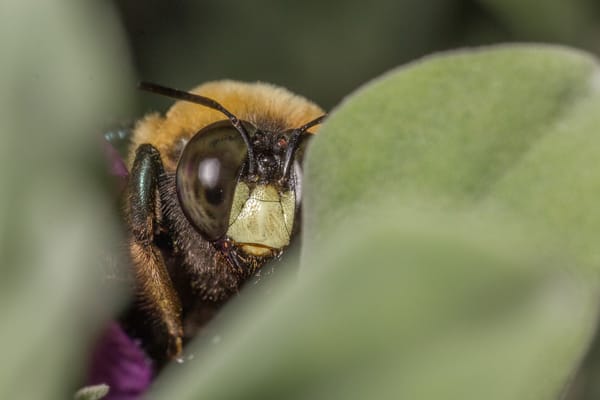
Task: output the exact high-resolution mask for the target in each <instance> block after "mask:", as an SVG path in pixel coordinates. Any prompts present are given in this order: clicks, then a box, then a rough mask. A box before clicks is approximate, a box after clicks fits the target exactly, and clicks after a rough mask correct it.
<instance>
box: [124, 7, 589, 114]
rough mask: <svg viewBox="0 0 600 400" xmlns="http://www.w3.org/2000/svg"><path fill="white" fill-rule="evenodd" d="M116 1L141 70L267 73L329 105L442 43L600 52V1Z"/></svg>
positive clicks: (166, 75)
mask: <svg viewBox="0 0 600 400" xmlns="http://www.w3.org/2000/svg"><path fill="white" fill-rule="evenodd" d="M114 4H115V6H116V8H117V11H118V14H119V16H120V18H121V21H122V24H123V27H124V29H125V32H126V35H127V41H128V44H129V47H130V50H131V54H132V61H133V64H134V68H135V71H136V74H137V76H138V77H139V78H143V79H145V80H151V81H157V82H160V83H164V84H168V85H173V86H176V87H182V88H189V87H191V86H193V85H196V84H199V83H201V82H204V81H207V80H213V79H222V78H229V79H241V80H250V81H253V80H262V81H267V82H271V83H276V84H280V85H282V86H285V87H287V88H289V89H291V90H292V91H295V92H298V93H300V94H303V95H304V96H306V97H308V98H310V99H312V100H314V101H316V102H318V103H319V104H320V105H322V106H323V107H325V108H326V109H330V108H331V107H332V106H334V105H335V104H337V103H338V102H339V101H340V99H342V98H343V97H344V96H346V95H347V94H349V93H350V92H351V91H352V90H353V89H355V88H356V87H358V86H359V85H361V84H363V83H365V82H366V81H368V80H370V79H372V78H374V77H376V76H378V75H380V74H381V73H383V72H385V71H387V70H389V69H391V68H393V67H395V66H398V65H400V64H403V63H406V62H408V61H411V60H414V59H416V58H419V57H422V56H424V55H427V54H430V53H432V52H434V51H441V50H447V49H454V48H457V47H464V46H473V45H483V44H491V43H498V42H514V41H521V42H522V41H527V42H529V41H535V42H549V43H561V44H567V45H572V46H576V47H580V48H584V49H588V50H590V51H592V52H594V53H598V52H600V25H599V21H600V2H598V1H596V0H568V1H565V0H542V1H535V0H523V1H521V0H480V1H477V0H372V1H368V2H365V1H359V0H347V1H329V2H324V1H318V0H305V1H277V0H257V1H252V2H244V1H231V0H225V1H214V0H213V1H182V0H176V1H160V0H151V1H144V2H140V1H135V0H115V1H114ZM153 97H154V96H144V102H145V104H150V105H153V106H155V105H157V104H163V105H164V102H162V103H159V101H160V100H156V99H155V98H153ZM148 98H151V99H148ZM146 99H148V100H146ZM146 101H147V102H149V103H146Z"/></svg>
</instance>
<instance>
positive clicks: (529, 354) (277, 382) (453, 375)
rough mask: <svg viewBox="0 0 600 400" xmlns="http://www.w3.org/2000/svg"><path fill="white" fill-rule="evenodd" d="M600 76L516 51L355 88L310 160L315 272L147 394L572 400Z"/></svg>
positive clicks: (244, 305)
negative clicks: (566, 394) (565, 396)
mask: <svg viewBox="0 0 600 400" xmlns="http://www.w3.org/2000/svg"><path fill="white" fill-rule="evenodd" d="M599 76H600V68H599V66H598V64H597V63H596V61H595V60H594V59H593V58H592V57H590V56H588V55H585V54H583V53H580V52H576V51H572V50H567V49H563V48H550V47H543V46H506V47H498V48H494V49H486V50H479V51H474V52H458V53H456V54H445V55H443V56H436V57H431V58H428V59H426V60H423V61H421V62H417V63H414V64H411V65H409V66H407V67H404V68H401V69H399V70H397V71H394V72H392V73H390V74H388V75H386V76H383V77H381V78H379V79H377V80H375V81H373V82H372V83H370V84H368V85H366V86H365V87H364V88H362V89H361V90H359V91H358V92H356V93H354V94H353V95H351V96H349V97H348V98H347V100H346V101H345V102H344V103H342V104H341V105H340V106H339V108H337V109H335V110H334V111H333V113H332V114H331V116H330V118H329V119H328V121H327V122H326V123H325V124H324V126H323V128H322V130H321V131H320V133H319V135H318V136H317V137H316V138H315V140H314V141H313V142H312V144H311V147H310V150H309V152H308V154H307V160H306V174H305V202H304V207H305V208H304V212H305V214H304V216H305V218H304V221H303V240H302V243H303V248H302V254H303V257H302V259H301V276H300V279H299V281H298V282H297V283H291V284H290V282H285V283H282V285H281V287H279V288H278V290H277V293H276V294H273V295H272V296H270V297H269V298H267V299H264V298H259V299H258V300H256V301H255V302H252V301H249V298H244V301H243V302H241V301H240V302H238V303H237V304H234V305H233V306H232V307H231V308H230V309H229V310H228V312H229V314H228V316H229V318H228V319H226V320H225V321H221V324H222V325H221V331H222V332H229V333H226V334H225V335H224V338H223V339H222V340H221V341H220V343H219V345H218V346H214V345H211V344H210V342H209V341H208V340H206V339H205V340H204V341H200V342H198V343H196V346H195V347H193V348H191V350H190V351H192V352H193V354H194V356H195V359H196V360H198V361H195V365H194V364H192V363H190V365H189V366H187V368H181V367H180V366H174V367H173V368H172V370H171V374H170V376H166V377H164V380H162V379H161V380H160V382H159V384H158V385H157V386H156V392H155V393H154V394H153V396H152V397H151V398H156V399H162V398H179V399H193V398H197V397H198V396H199V395H203V396H206V397H208V398H211V399H231V398H247V399H265V398H267V399H271V398H273V399H275V398H291V399H320V398H322V399H326V398H327V399H329V398H344V399H364V398H370V397H373V398H378V399H398V398H416V399H434V398H445V399H465V398H468V399H471V398H474V399H475V398H486V399H495V398H497V399H540V400H542V399H552V398H557V396H559V395H560V394H561V393H563V391H564V390H565V387H566V384H567V382H568V379H569V378H570V377H571V376H572V374H573V371H574V370H575V369H576V367H577V365H578V363H579V361H580V359H581V357H582V354H583V353H584V351H585V350H586V348H587V346H588V343H589V342H590V339H591V337H592V334H593V329H594V327H595V321H596V316H597V308H598V307H597V295H598V292H599V291H598V289H599V288H598V276H599V273H600V270H599V268H600V260H598V259H597V256H596V252H595V250H594V246H593V242H594V240H595V238H596V237H598V233H599V232H600V212H598V211H597V210H596V209H595V208H594V206H593V203H594V202H595V200H596V199H597V198H598V197H599V196H600V193H598V185H597V184H596V182H598V181H599V180H600V179H599V178H600V176H598V175H599V174H600V171H596V170H595V169H594V164H595V162H594V160H597V159H598V158H599V157H600V154H599V153H600V143H596V142H597V141H598V140H600V135H598V133H599V132H598V130H599V129H600V117H599V116H598V114H597V113H594V112H592V110H594V109H597V108H598V107H600V90H598V86H597V85H598V83H597V80H598V77H599ZM515 77H518V79H515ZM439 99H443V100H442V101H440V100H439ZM524 110H526V112H524ZM366 146H368V147H366ZM581 171H585V173H581ZM558 188H560V189H558ZM582 221H585V225H583V224H582ZM274 300H276V301H274ZM167 382H168V383H169V384H168V385H167Z"/></svg>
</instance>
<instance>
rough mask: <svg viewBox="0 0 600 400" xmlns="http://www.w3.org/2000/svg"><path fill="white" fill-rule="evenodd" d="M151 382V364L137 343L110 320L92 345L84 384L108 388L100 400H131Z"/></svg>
mask: <svg viewBox="0 0 600 400" xmlns="http://www.w3.org/2000/svg"><path fill="white" fill-rule="evenodd" d="M151 382H152V363H151V362H150V360H148V358H147V357H146V355H145V354H144V352H143V350H142V349H141V348H140V346H139V345H138V343H136V342H135V341H134V340H133V339H131V338H130V337H129V336H127V334H126V333H125V332H124V331H123V329H122V328H121V326H120V325H119V324H118V323H116V322H111V323H110V324H109V326H108V327H107V328H106V330H105V331H104V333H103V334H102V336H101V337H100V338H99V340H98V342H97V343H96V346H95V347H94V350H93V353H92V358H91V366H90V370H89V375H88V382H87V383H88V384H90V385H96V384H100V383H105V384H107V385H108V386H109V387H110V390H109V392H108V395H107V396H106V397H105V398H104V399H103V400H135V399H140V398H141V395H142V394H143V393H144V392H145V391H146V389H148V387H149V386H150V383H151Z"/></svg>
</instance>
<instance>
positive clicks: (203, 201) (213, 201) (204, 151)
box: [177, 122, 247, 241]
mask: <svg viewBox="0 0 600 400" xmlns="http://www.w3.org/2000/svg"><path fill="white" fill-rule="evenodd" d="M246 157H247V149H246V145H245V143H244V141H243V139H242V137H241V136H240V134H239V132H238V131H236V130H235V128H233V127H232V126H231V124H230V123H229V122H223V123H217V124H213V125H210V126H208V127H206V128H204V129H202V130H201V131H200V132H198V133H197V134H196V135H195V136H194V137H193V138H192V139H191V140H190V141H189V142H188V144H187V145H186V147H185V149H184V151H183V153H182V155H181V158H180V160H179V164H178V166H177V195H178V196H179V202H180V204H181V207H182V208H183V211H184V213H185V215H186V216H187V217H188V219H189V220H190V221H191V222H192V224H194V225H195V227H196V228H197V229H198V230H199V231H200V233H201V234H202V235H203V236H204V237H205V238H206V239H207V240H211V241H214V240H217V239H219V238H221V237H222V236H223V235H224V234H225V233H226V232H227V228H228V224H229V213H230V211H231V204H232V201H233V194H234V192H235V187H236V184H237V180H238V177H239V175H240V171H241V169H242V165H243V163H244V161H245V160H246Z"/></svg>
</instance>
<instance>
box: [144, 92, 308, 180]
mask: <svg viewBox="0 0 600 400" xmlns="http://www.w3.org/2000/svg"><path fill="white" fill-rule="evenodd" d="M138 88H139V89H141V90H145V91H147V92H151V93H157V94H160V95H163V96H167V97H171V98H174V99H178V100H183V101H189V102H191V103H196V104H200V105H203V106H205V107H208V108H212V109H213V110H217V111H220V112H221V113H223V114H224V115H225V116H226V117H227V118H228V119H229V121H230V122H231V124H232V125H233V127H234V128H235V129H236V130H237V131H238V132H239V133H240V135H241V136H242V139H243V140H244V143H245V144H246V147H247V148H248V174H249V175H254V173H255V164H256V161H255V159H254V150H253V148H252V144H251V143H250V136H248V132H247V131H246V128H244V125H243V124H242V123H241V121H240V120H239V118H238V117H236V116H235V115H233V114H232V113H231V112H230V111H229V110H227V109H226V108H225V107H223V106H222V105H221V104H219V103H218V102H217V101H215V100H213V99H211V98H208V97H204V96H200V95H198V94H194V93H189V92H184V91H183V90H177V89H172V88H169V87H166V86H161V85H157V84H156V83H150V82H140V83H139V84H138ZM306 129H308V128H306Z"/></svg>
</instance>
